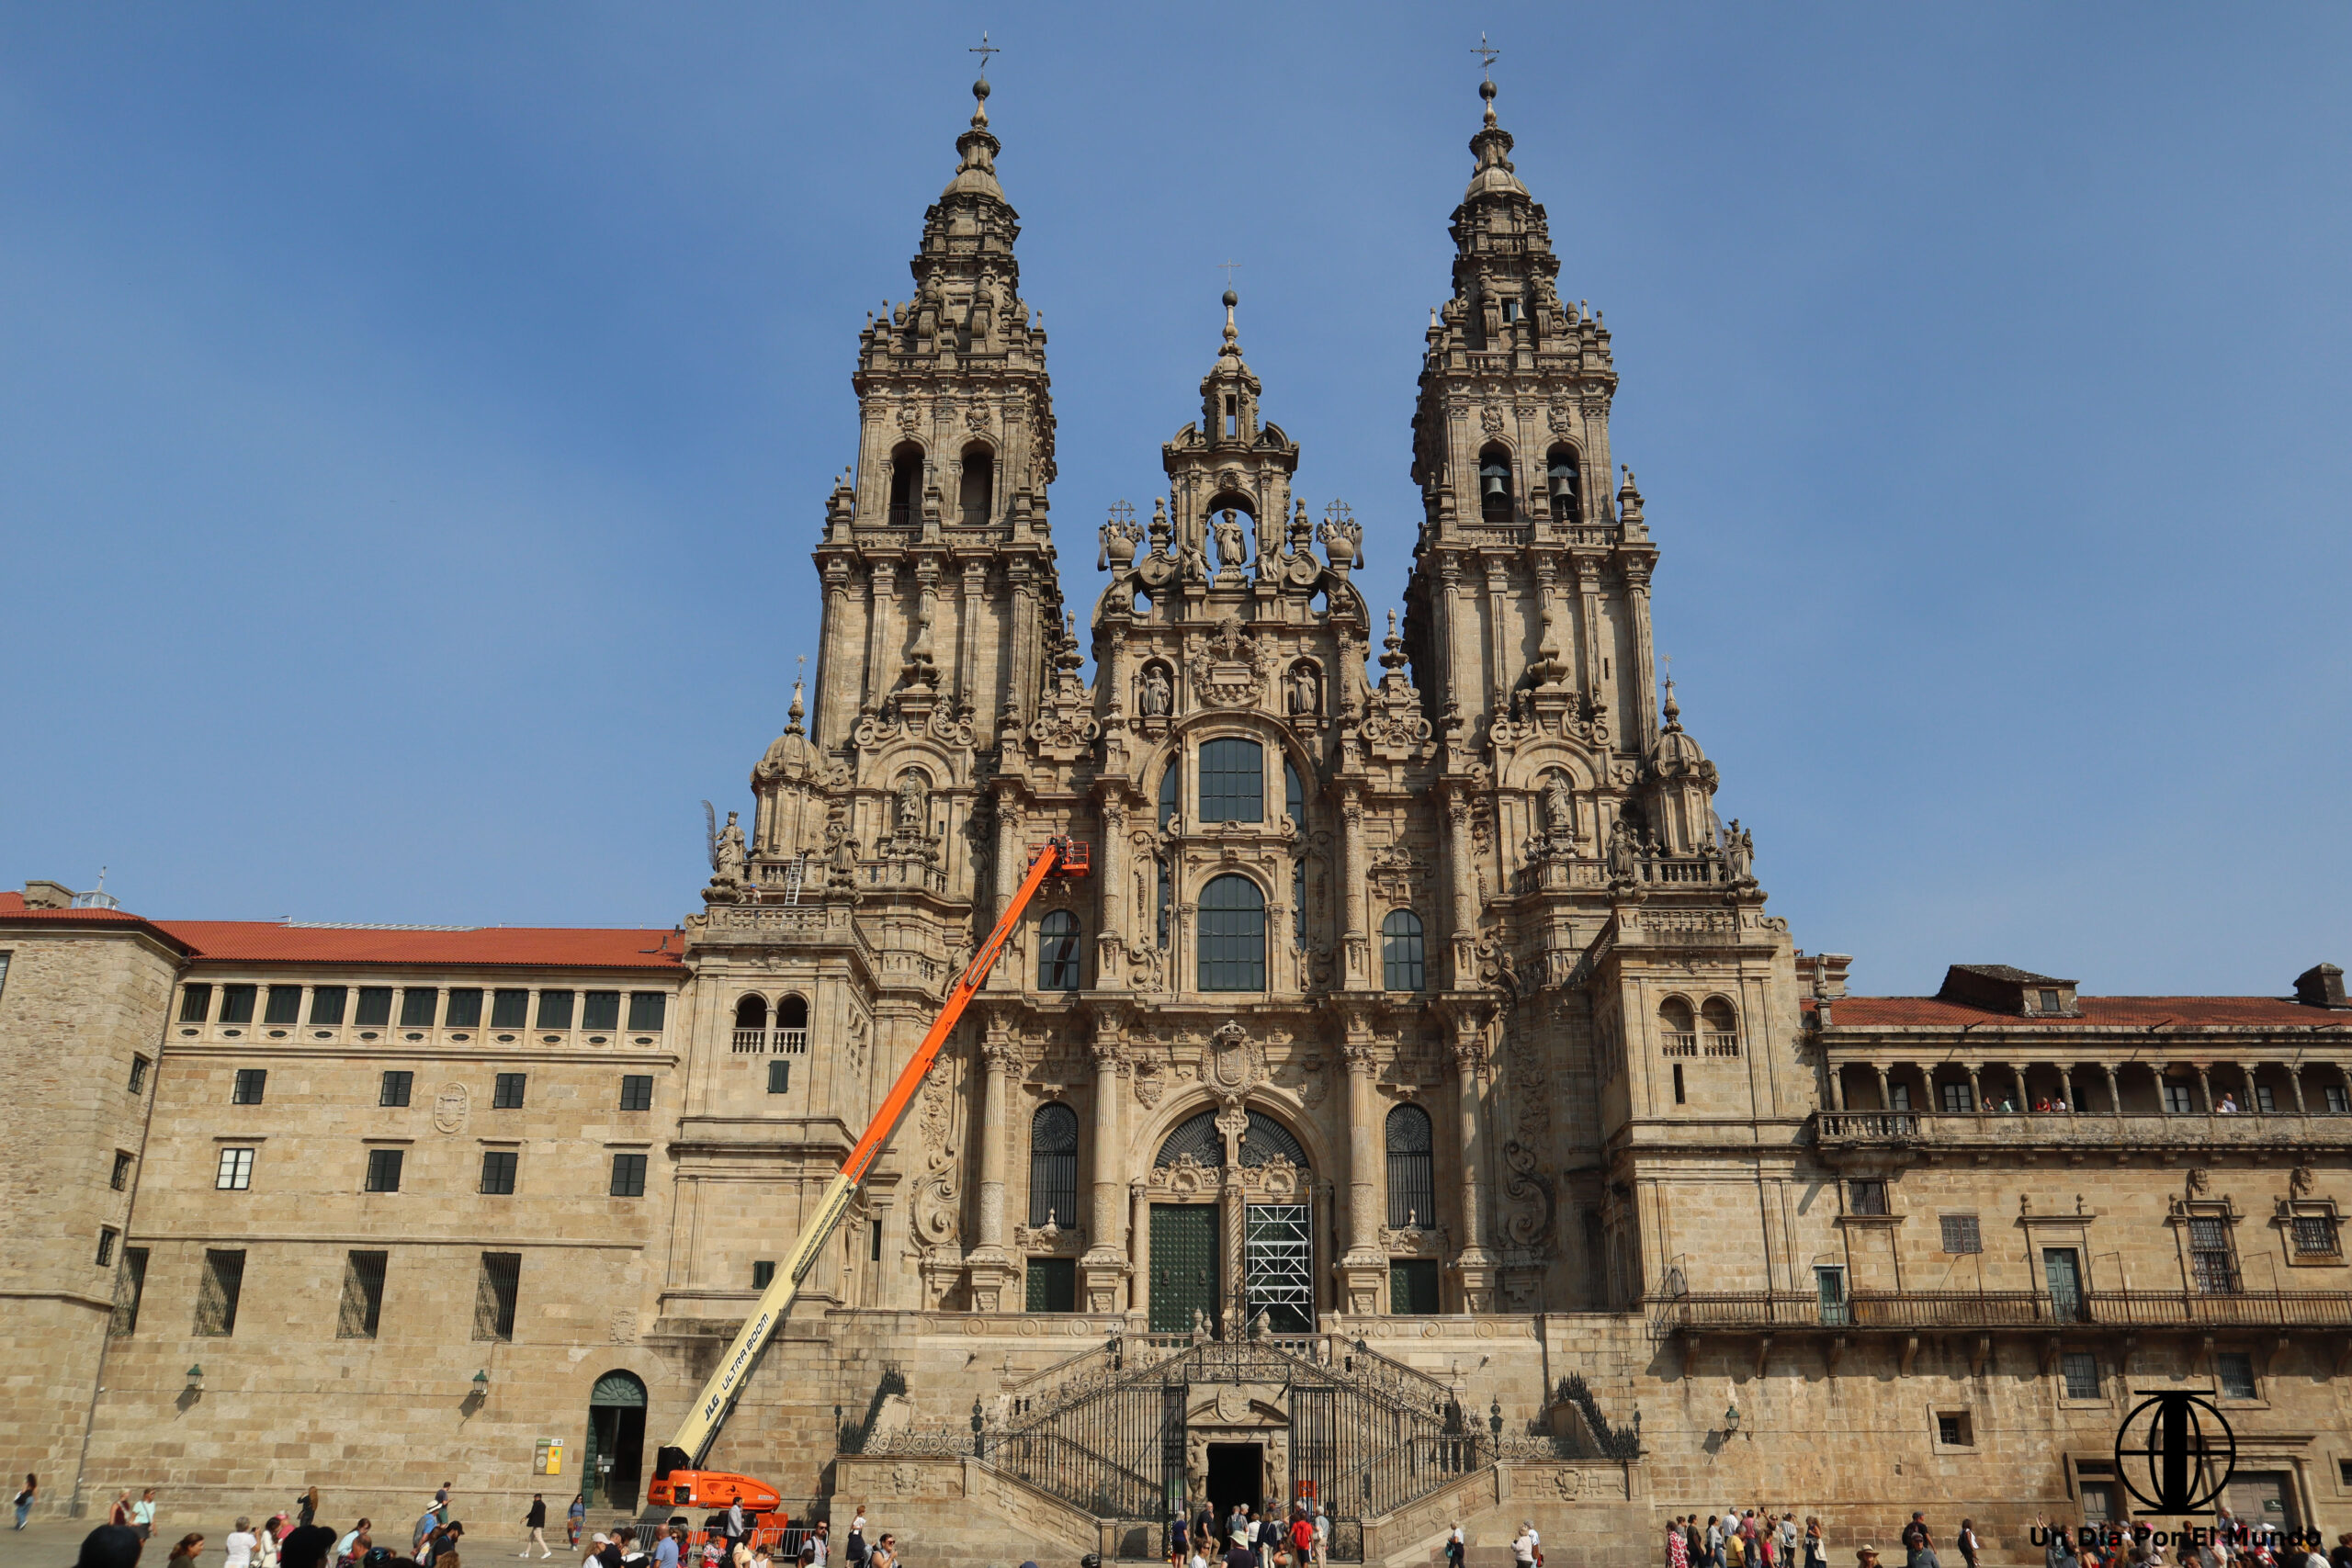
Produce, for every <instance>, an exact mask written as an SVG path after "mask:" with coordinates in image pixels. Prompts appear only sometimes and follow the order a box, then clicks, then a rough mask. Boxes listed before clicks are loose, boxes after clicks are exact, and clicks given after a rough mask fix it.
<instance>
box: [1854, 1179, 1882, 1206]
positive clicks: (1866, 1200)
mask: <svg viewBox="0 0 2352 1568" xmlns="http://www.w3.org/2000/svg"><path fill="white" fill-rule="evenodd" d="M1846 1202H1847V1208H1846V1212H1847V1213H1849V1214H1883V1213H1886V1183H1885V1182H1883V1181H1849V1182H1848V1183H1846Z"/></svg>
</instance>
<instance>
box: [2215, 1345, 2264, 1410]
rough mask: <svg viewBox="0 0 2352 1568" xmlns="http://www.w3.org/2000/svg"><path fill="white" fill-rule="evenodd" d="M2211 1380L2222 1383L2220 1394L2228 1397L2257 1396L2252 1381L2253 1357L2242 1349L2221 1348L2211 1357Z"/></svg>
mask: <svg viewBox="0 0 2352 1568" xmlns="http://www.w3.org/2000/svg"><path fill="white" fill-rule="evenodd" d="M2213 1381H2214V1382H2218V1383H2220V1384H2221V1385H2222V1395H2223V1396H2224V1397H2226V1398H2229V1399H2253V1398H2256V1397H2257V1396H2258V1395H2257V1391H2256V1387H2255V1382H2254V1358H2253V1357H2252V1356H2251V1355H2248V1354H2247V1353H2246V1352H2245V1351H2244V1350H2222V1351H2219V1352H2216V1353H2215V1355H2214V1357H2213Z"/></svg>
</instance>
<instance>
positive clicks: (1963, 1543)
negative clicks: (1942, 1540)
mask: <svg viewBox="0 0 2352 1568" xmlns="http://www.w3.org/2000/svg"><path fill="white" fill-rule="evenodd" d="M1953 1540H1954V1541H1955V1543H1956V1544H1957V1545H1958V1546H1959V1547H1960V1555H1961V1559H1962V1561H1963V1562H1966V1563H1967V1564H1968V1568H1976V1553H1977V1551H1978V1550H1979V1549H1980V1548H1982V1547H1983V1545H1984V1542H1982V1541H1980V1540H1977V1539H1976V1521H1975V1520H1974V1519H1962V1520H1961V1521H1960V1534H1959V1535H1958V1536H1956V1537H1954V1538H1953Z"/></svg>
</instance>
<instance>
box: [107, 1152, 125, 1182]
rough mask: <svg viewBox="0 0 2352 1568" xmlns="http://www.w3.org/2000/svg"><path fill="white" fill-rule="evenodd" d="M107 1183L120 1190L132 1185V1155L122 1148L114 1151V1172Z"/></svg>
mask: <svg viewBox="0 0 2352 1568" xmlns="http://www.w3.org/2000/svg"><path fill="white" fill-rule="evenodd" d="M107 1186H109V1187H111V1188H113V1189H114V1190H116V1191H118V1192H119V1191H121V1190H123V1189H124V1188H126V1187H128V1186H130V1156H129V1155H127V1154H125V1153H123V1151H122V1150H120V1149H117V1150H115V1152H114V1174H113V1175H112V1176H110V1177H108V1178H107Z"/></svg>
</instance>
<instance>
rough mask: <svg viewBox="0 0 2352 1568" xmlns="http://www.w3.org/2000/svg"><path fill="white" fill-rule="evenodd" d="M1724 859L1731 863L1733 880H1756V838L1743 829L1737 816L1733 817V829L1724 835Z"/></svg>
mask: <svg viewBox="0 0 2352 1568" xmlns="http://www.w3.org/2000/svg"><path fill="white" fill-rule="evenodd" d="M1724 860H1725V861H1727V862H1728V863H1730V870H1731V879H1732V881H1733V882H1735V883H1742V882H1753V881H1755V880H1756V840H1754V839H1753V838H1751V837H1749V836H1748V834H1747V832H1746V831H1745V830H1744V829H1741V827H1740V825H1739V818H1736V817H1735V818H1732V819H1731V829H1730V830H1729V831H1728V832H1726V833H1725V834H1724Z"/></svg>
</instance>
